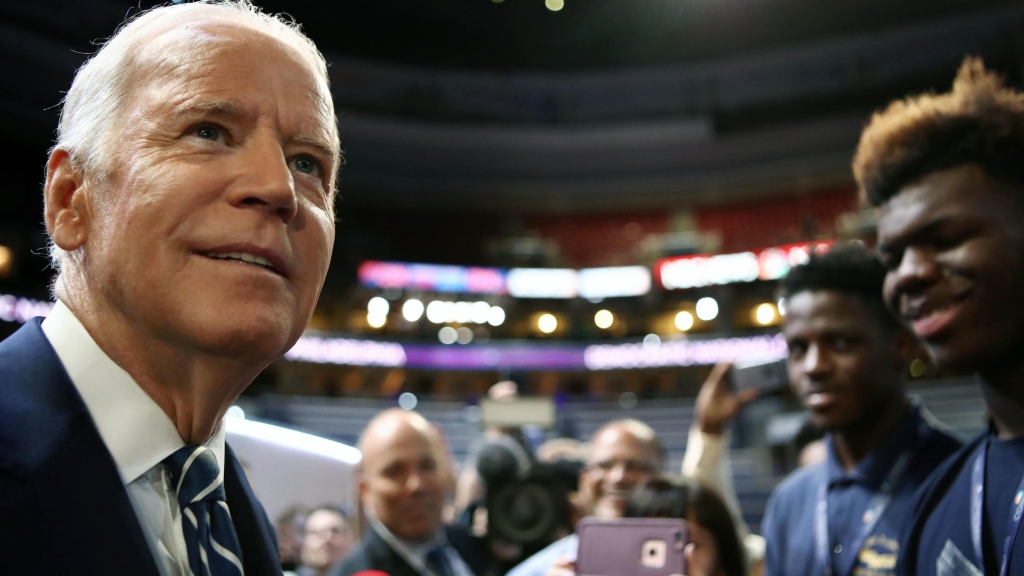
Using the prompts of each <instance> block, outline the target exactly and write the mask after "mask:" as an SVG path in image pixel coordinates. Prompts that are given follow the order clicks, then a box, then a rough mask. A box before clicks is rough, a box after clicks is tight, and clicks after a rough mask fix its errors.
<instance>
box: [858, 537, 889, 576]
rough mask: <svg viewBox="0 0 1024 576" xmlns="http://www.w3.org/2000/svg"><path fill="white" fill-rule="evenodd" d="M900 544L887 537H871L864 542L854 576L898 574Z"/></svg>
mask: <svg viewBox="0 0 1024 576" xmlns="http://www.w3.org/2000/svg"><path fill="white" fill-rule="evenodd" d="M899 550H900V544H899V542H897V541H896V539H894V538H889V537H887V536H871V537H869V538H868V539H867V540H865V541H864V547H863V548H861V549H860V554H859V555H858V556H857V566H856V567H854V569H853V574H854V576H893V575H894V574H896V560H897V559H898V557H899Z"/></svg>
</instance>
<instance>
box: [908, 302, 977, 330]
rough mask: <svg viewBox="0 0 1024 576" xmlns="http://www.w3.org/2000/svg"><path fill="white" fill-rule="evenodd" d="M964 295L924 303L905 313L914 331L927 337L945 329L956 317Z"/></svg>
mask: <svg viewBox="0 0 1024 576" xmlns="http://www.w3.org/2000/svg"><path fill="white" fill-rule="evenodd" d="M965 297H966V296H963V297H957V298H953V299H950V300H947V301H945V302H943V303H942V304H938V305H935V306H928V305H924V306H921V307H919V308H918V310H917V311H915V312H912V313H910V314H907V315H906V317H907V319H908V320H910V324H911V327H912V328H913V329H914V333H915V334H917V335H918V336H919V337H920V338H924V339H928V338H932V337H934V336H936V335H938V334H940V333H941V332H943V331H945V330H946V329H947V328H949V325H950V324H952V322H953V320H954V319H955V318H956V315H957V313H958V312H959V311H960V308H961V305H962V304H963V301H964V298H965Z"/></svg>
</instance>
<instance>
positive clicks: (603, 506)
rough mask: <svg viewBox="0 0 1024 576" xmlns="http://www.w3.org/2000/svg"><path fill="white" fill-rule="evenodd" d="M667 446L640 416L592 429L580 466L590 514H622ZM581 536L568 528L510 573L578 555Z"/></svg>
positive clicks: (533, 573)
mask: <svg viewBox="0 0 1024 576" xmlns="http://www.w3.org/2000/svg"><path fill="white" fill-rule="evenodd" d="M664 465H665V449H664V447H663V446H662V444H661V440H660V439H659V438H658V436H657V434H655V432H654V430H653V429H652V428H651V427H650V426H648V425H647V424H644V423H643V422H640V421H638V420H615V421H612V422H609V423H608V424H605V425H604V426H602V427H601V428H599V429H598V430H597V432H595V433H594V436H593V437H592V438H591V440H590V449H589V451H588V453H587V465H586V467H585V468H584V469H583V471H581V472H580V478H579V487H580V490H579V491H580V497H581V501H582V502H581V503H582V505H583V507H584V508H585V509H587V510H588V511H589V514H588V515H590V516H595V517H597V518H621V517H622V513H623V510H624V508H625V506H626V500H627V499H628V498H629V495H630V494H631V493H632V492H633V490H635V489H636V488H638V487H640V486H643V485H645V484H647V482H649V481H650V479H651V478H652V477H653V476H654V475H655V474H657V473H658V472H661V471H662V468H663V467H664ZM578 545H579V539H578V538H577V537H576V535H575V534H570V535H568V536H566V537H565V538H562V539H561V540H557V541H556V542H554V543H553V544H551V545H550V546H548V547H547V548H544V549H543V550H541V551H540V552H537V553H536V554H534V555H533V556H531V557H529V558H527V559H526V560H524V561H523V562H522V563H521V564H519V565H518V566H516V567H515V568H513V569H512V570H511V571H509V572H508V574H507V576H544V575H545V574H549V571H551V570H552V569H555V570H557V569H558V567H559V566H561V565H562V564H563V563H566V562H569V561H572V560H575V558H576V549H577V547H578Z"/></svg>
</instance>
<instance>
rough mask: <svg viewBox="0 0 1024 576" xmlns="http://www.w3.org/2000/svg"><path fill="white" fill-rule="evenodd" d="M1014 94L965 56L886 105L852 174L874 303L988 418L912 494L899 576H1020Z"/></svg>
mask: <svg viewBox="0 0 1024 576" xmlns="http://www.w3.org/2000/svg"><path fill="white" fill-rule="evenodd" d="M1022 158H1024V94H1022V93H1021V92H1019V91H1016V90H1012V89H1010V88H1007V87H1005V86H1004V84H1003V81H1002V79H1001V78H999V77H998V76H997V75H996V74H993V73H992V72H989V71H987V70H986V69H985V67H984V65H983V64H982V62H981V61H980V60H979V59H976V58H968V59H967V60H965V61H964V63H963V65H962V66H961V68H960V71H959V73H958V74H957V76H956V79H955V80H954V82H953V89H952V91H951V92H949V93H945V94H927V95H923V96H919V97H915V98H908V99H906V100H901V101H897V102H893V103H892V104H890V105H889V107H888V108H886V109H885V110H884V111H882V112H879V113H878V114H876V115H875V116H874V117H873V118H872V120H871V123H870V125H869V126H868V127H867V128H866V129H865V130H864V133H863V134H862V136H861V140H860V144H859V146H858V148H857V154H856V157H855V158H854V162H853V168H854V174H855V176H856V178H857V182H858V183H859V185H860V188H861V191H862V193H863V194H864V195H865V196H866V197H867V199H868V200H869V201H870V202H871V203H872V204H873V205H875V206H878V207H879V208H880V212H879V221H878V246H877V250H878V254H879V257H880V258H881V261H882V263H883V265H884V266H885V269H886V270H887V272H888V273H887V275H886V278H885V299H886V301H887V302H888V304H889V306H890V307H891V308H892V309H893V310H894V311H896V312H897V313H898V314H899V315H900V316H901V317H902V318H903V319H904V320H905V321H906V322H907V323H909V324H910V326H911V327H912V328H913V330H914V332H915V333H916V334H917V336H918V337H919V338H920V339H921V340H922V341H923V342H924V345H925V347H926V348H927V349H928V352H929V354H930V355H931V357H932V358H933V360H934V361H935V362H936V363H937V364H938V365H939V367H941V368H944V369H946V370H949V371H951V372H954V373H960V374H965V375H971V374H973V375H976V377H977V379H978V381H979V383H980V387H981V392H982V395H983V397H984V399H985V404H986V406H987V408H988V413H989V417H990V419H991V420H990V425H989V429H988V431H987V432H985V433H983V434H981V435H980V436H979V437H978V438H976V439H975V440H974V441H972V442H971V443H969V444H968V445H967V446H965V447H964V449H963V450H962V451H960V452H959V453H958V454H956V456H955V457H953V458H951V459H949V460H948V461H947V462H945V463H944V464H943V465H942V466H941V467H940V468H939V469H938V470H936V472H935V474H934V475H933V476H932V478H930V479H929V482H928V485H927V486H926V488H925V489H924V490H923V491H922V499H921V500H920V501H919V503H918V506H917V508H916V518H915V521H914V523H913V526H912V528H911V530H910V531H909V532H908V538H907V540H906V544H907V546H909V549H908V550H907V552H906V553H905V554H904V556H903V559H902V560H903V564H902V572H904V573H906V574H923V575H932V574H938V575H947V574H983V573H984V574H1008V573H1009V574H1024V550H1022V548H1024V539H1022V538H1020V537H1019V531H1020V524H1021V521H1022V511H1024V481H1022V478H1024V353H1022V352H1021V351H1022V350H1024V298H1022V297H1021V295H1022V294H1024V162H1022V161H1021V159H1022Z"/></svg>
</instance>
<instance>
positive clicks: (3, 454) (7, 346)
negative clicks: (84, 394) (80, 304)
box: [0, 318, 87, 475]
mask: <svg viewBox="0 0 1024 576" xmlns="http://www.w3.org/2000/svg"><path fill="white" fill-rule="evenodd" d="M0 383H3V385H2V386H0V469H5V470H8V471H9V472H11V473H13V474H16V475H26V474H30V473H31V471H32V470H34V469H35V468H36V467H38V466H39V465H41V464H42V462H44V461H46V460H47V459H48V458H49V457H50V455H51V454H52V453H53V452H54V451H55V450H56V449H57V447H58V446H59V445H60V443H61V442H62V441H63V439H64V438H65V436H66V433H65V432H66V431H67V430H68V429H69V428H70V427H71V426H72V424H73V421H74V417H75V416H87V413H86V412H85V406H84V404H83V403H82V401H81V398H79V397H78V395H77V392H75V390H74V386H73V385H72V384H71V380H70V378H69V377H68V375H67V372H66V371H65V370H64V366H63V365H62V364H61V363H60V359H59V358H58V357H57V354H56V352H54V351H53V347H52V346H50V344H49V341H48V340H47V339H46V336H45V335H43V331H42V329H41V328H40V319H38V318H36V319H33V320H30V321H29V322H26V323H25V325H24V326H22V327H21V328H20V329H18V331H17V332H15V333H14V334H12V335H11V336H9V337H8V338H7V339H6V340H4V341H2V342H0Z"/></svg>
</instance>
